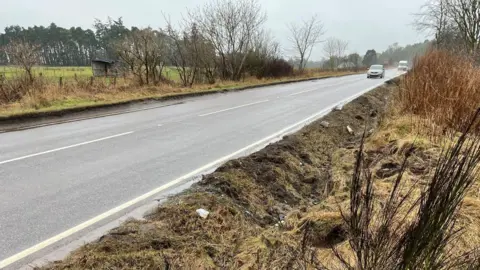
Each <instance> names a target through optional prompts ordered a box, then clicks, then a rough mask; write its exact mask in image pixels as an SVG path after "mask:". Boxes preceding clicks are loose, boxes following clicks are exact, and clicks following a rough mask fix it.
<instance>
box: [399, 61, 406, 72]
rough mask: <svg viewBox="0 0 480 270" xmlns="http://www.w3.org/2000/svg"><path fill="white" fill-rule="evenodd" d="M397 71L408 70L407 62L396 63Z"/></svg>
mask: <svg viewBox="0 0 480 270" xmlns="http://www.w3.org/2000/svg"><path fill="white" fill-rule="evenodd" d="M398 70H402V71H407V70H408V61H400V62H398Z"/></svg>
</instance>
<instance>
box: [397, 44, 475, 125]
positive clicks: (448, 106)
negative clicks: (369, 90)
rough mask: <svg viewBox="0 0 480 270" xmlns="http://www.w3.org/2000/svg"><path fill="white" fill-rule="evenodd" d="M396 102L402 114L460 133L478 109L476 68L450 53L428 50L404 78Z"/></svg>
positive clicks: (465, 59) (469, 60) (471, 62)
mask: <svg viewBox="0 0 480 270" xmlns="http://www.w3.org/2000/svg"><path fill="white" fill-rule="evenodd" d="M399 101H400V102H399V104H400V106H401V108H402V110H404V111H407V112H410V113H413V114H416V115H419V116H421V117H425V118H426V119H428V120H431V121H433V122H434V123H435V124H437V125H440V126H443V127H448V128H453V129H455V130H463V128H464V127H465V125H466V123H468V121H469V120H470V116H471V115H472V114H473V113H474V112H475V110H476V109H477V108H478V107H479V106H480V69H479V68H477V67H475V66H474V65H473V61H471V59H467V58H463V57H460V56H457V55H455V54H454V53H453V52H446V51H438V50H432V51H429V52H427V53H426V55H424V56H422V57H420V58H418V59H416V60H415V62H414V66H413V70H412V71H411V72H410V73H408V74H407V76H405V78H404V80H403V84H402V89H401V91H400V93H399Z"/></svg>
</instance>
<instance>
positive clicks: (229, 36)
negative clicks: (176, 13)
mask: <svg viewBox="0 0 480 270" xmlns="http://www.w3.org/2000/svg"><path fill="white" fill-rule="evenodd" d="M189 17H191V18H194V19H195V21H196V22H197V23H198V27H199V29H200V31H201V33H202V34H203V35H204V37H205V38H206V39H207V40H208V41H209V43H210V44H211V45H212V46H213V47H214V48H215V51H216V54H218V56H219V57H218V60H219V63H218V66H220V68H221V73H222V74H221V75H222V78H224V79H232V80H239V79H241V77H242V73H243V72H244V64H245V60H246V57H247V54H248V52H249V51H250V50H251V48H252V46H253V45H252V39H253V37H254V36H255V34H256V33H258V32H259V31H261V29H262V25H263V23H264V22H265V20H266V15H265V13H264V12H262V9H261V6H260V4H259V2H258V0H235V1H234V0H211V2H209V3H207V4H206V5H205V6H203V8H200V9H198V10H197V11H195V12H190V13H189Z"/></svg>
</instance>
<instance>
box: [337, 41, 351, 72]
mask: <svg viewBox="0 0 480 270" xmlns="http://www.w3.org/2000/svg"><path fill="white" fill-rule="evenodd" d="M335 47H336V51H337V61H338V63H337V66H338V65H340V64H341V63H342V62H345V61H346V58H347V57H346V52H347V48H348V41H345V40H341V39H336V46H335Z"/></svg>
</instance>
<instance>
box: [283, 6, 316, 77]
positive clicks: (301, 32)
mask: <svg viewBox="0 0 480 270" xmlns="http://www.w3.org/2000/svg"><path fill="white" fill-rule="evenodd" d="M289 29H290V34H291V36H290V41H291V42H292V43H293V46H294V48H295V50H296V51H297V53H298V58H299V59H300V63H299V64H298V69H299V70H300V71H303V70H304V69H305V66H306V65H307V62H308V59H309V58H310V55H311V53H312V50H313V48H314V47H315V45H317V44H318V43H320V42H322V40H321V38H322V36H323V35H324V34H325V32H324V26H323V23H322V22H321V21H320V19H319V18H318V15H314V16H312V17H311V18H310V19H308V20H305V21H303V22H302V23H301V24H295V23H291V24H290V25H289Z"/></svg>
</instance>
